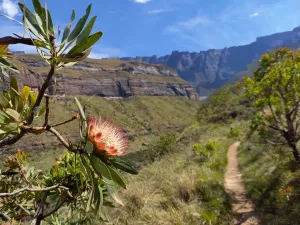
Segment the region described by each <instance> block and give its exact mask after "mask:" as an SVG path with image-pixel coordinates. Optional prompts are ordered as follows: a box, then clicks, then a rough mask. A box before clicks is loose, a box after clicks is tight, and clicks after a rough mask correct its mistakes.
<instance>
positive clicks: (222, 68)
mask: <svg viewBox="0 0 300 225" xmlns="http://www.w3.org/2000/svg"><path fill="white" fill-rule="evenodd" d="M283 46H287V47H290V48H293V49H295V48H298V47H300V27H297V28H295V29H294V30H292V31H288V32H283V33H277V34H272V35H269V36H264V37H259V38H257V39H256V41H255V42H253V43H251V44H248V45H243V46H237V47H230V48H224V49H210V50H207V51H201V52H192V53H191V52H179V51H173V52H172V53H171V55H166V56H163V57H157V56H155V55H154V56H152V57H135V58H130V57H126V58H121V60H124V61H127V60H136V61H140V62H147V63H152V64H164V65H167V66H169V67H171V68H173V69H174V70H176V71H177V72H178V73H179V75H180V76H181V77H182V78H183V79H184V80H186V81H188V82H190V83H192V84H193V85H194V86H196V87H197V91H198V93H199V94H200V95H205V94H206V92H205V90H208V92H209V91H210V90H213V89H215V88H219V87H220V86H222V85H223V84H225V83H226V82H227V81H228V80H230V79H232V78H233V77H234V76H235V74H237V73H238V72H241V71H244V70H245V69H246V66H247V65H248V64H251V63H253V62H254V61H256V60H258V58H259V57H260V56H261V55H262V54H263V53H264V52H266V51H270V50H273V49H276V48H279V47H283ZM202 91H204V92H203V93H202Z"/></svg>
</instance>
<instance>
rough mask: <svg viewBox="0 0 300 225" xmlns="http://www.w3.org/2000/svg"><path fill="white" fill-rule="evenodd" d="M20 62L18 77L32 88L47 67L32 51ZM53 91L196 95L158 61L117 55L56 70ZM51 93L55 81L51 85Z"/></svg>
mask: <svg viewBox="0 0 300 225" xmlns="http://www.w3.org/2000/svg"><path fill="white" fill-rule="evenodd" d="M16 59H17V63H19V64H20V63H21V65H22V66H21V67H22V68H23V69H22V70H21V73H20V74H15V76H17V77H18V80H19V81H20V82H21V83H22V84H24V85H28V86H30V87H32V88H35V89H38V88H39V87H41V84H42V81H43V80H44V78H45V77H46V76H47V71H48V67H47V64H45V63H44V62H43V61H41V60H40V59H39V58H38V57H37V56H35V55H16ZM55 88H56V91H55V94H58V95H63V94H72V95H73V94H74V95H76V94H80V95H96V96H103V97H129V96H134V95H150V96H173V95H174V96H177V95H178V96H186V97H188V98H190V99H197V94H196V91H195V90H194V88H193V87H192V86H191V84H189V83H188V82H186V81H184V80H182V79H181V78H180V77H179V76H178V75H177V73H176V72H175V71H174V70H172V69H170V68H168V67H166V66H161V65H151V64H147V63H140V62H126V63H124V62H122V61H119V60H117V59H110V60H94V59H88V60H86V61H84V62H80V63H78V64H76V65H74V66H73V67H70V68H65V69H62V70H59V71H58V73H57V75H56V86H55ZM49 90H50V92H52V94H54V85H52V86H51V87H50V89H49Z"/></svg>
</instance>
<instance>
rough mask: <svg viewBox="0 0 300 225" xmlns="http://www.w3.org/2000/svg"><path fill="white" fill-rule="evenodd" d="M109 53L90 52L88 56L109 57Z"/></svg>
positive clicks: (93, 57) (94, 57) (96, 57)
mask: <svg viewBox="0 0 300 225" xmlns="http://www.w3.org/2000/svg"><path fill="white" fill-rule="evenodd" d="M109 57H110V56H109V54H106V53H96V52H91V54H90V55H89V58H91V59H103V58H109Z"/></svg>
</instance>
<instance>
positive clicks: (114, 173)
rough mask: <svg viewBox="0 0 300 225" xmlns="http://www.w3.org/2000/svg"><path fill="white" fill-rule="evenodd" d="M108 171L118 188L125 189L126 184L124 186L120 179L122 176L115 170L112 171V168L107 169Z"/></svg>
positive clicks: (122, 180)
mask: <svg viewBox="0 0 300 225" xmlns="http://www.w3.org/2000/svg"><path fill="white" fill-rule="evenodd" d="M108 169H109V172H110V174H111V177H112V180H113V181H114V182H115V183H116V184H118V185H119V186H121V187H122V188H126V184H125V181H124V179H123V178H122V176H121V175H120V174H119V173H118V172H117V171H116V170H114V169H113V168H111V167H108Z"/></svg>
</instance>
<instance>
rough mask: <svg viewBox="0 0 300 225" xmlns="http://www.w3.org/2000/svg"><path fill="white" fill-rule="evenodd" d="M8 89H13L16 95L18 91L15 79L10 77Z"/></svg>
mask: <svg viewBox="0 0 300 225" xmlns="http://www.w3.org/2000/svg"><path fill="white" fill-rule="evenodd" d="M10 88H13V89H14V90H15V91H16V92H17V93H18V91H19V87H18V81H17V79H16V78H15V77H12V78H11V79H10Z"/></svg>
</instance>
